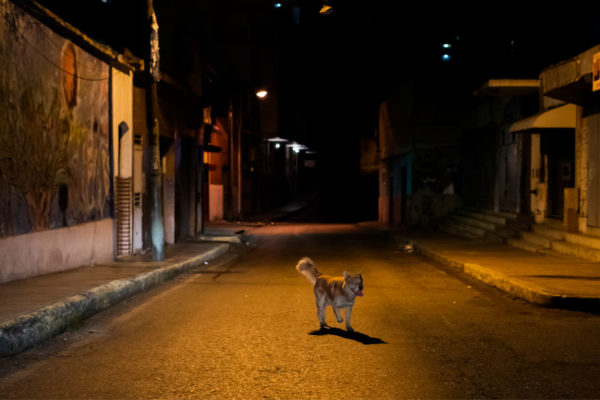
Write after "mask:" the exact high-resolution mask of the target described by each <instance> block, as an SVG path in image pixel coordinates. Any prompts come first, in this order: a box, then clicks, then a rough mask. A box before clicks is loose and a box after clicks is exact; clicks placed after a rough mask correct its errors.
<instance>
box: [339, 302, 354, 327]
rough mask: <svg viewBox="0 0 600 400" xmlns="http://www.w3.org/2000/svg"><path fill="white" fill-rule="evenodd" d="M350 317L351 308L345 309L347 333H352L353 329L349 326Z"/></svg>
mask: <svg viewBox="0 0 600 400" xmlns="http://www.w3.org/2000/svg"><path fill="white" fill-rule="evenodd" d="M350 315H352V307H346V330H347V331H348V332H354V329H352V327H351V326H350ZM340 322H342V321H340Z"/></svg>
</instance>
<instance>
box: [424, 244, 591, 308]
mask: <svg viewBox="0 0 600 400" xmlns="http://www.w3.org/2000/svg"><path fill="white" fill-rule="evenodd" d="M414 249H415V251H416V252H417V253H418V254H421V255H423V256H425V257H427V258H429V259H431V260H433V261H435V262H437V263H440V264H443V265H445V266H448V267H451V268H453V269H455V270H457V271H458V272H461V273H463V274H465V275H468V276H471V277H473V278H475V279H477V280H480V281H482V282H484V283H486V284H488V285H490V286H493V287H496V288H497V289H500V290H502V291H504V292H506V293H508V294H510V295H512V296H514V297H517V298H520V299H523V300H526V301H528V302H530V303H533V304H536V305H539V306H542V307H551V308H564V309H572V310H580V311H590V312H598V311H600V299H599V298H596V297H576V296H567V295H562V294H556V293H549V292H548V291H546V290H544V289H543V288H541V287H539V286H538V285H536V284H533V283H529V282H525V281H522V280H520V279H515V278H511V277H509V276H508V275H506V274H503V273H500V272H498V271H495V270H493V269H491V268H487V267H484V266H481V265H479V264H474V263H468V262H464V261H460V260H457V259H452V258H450V257H447V256H445V255H443V254H441V253H440V252H436V251H434V250H431V249H428V248H426V247H423V246H422V245H420V244H418V243H414Z"/></svg>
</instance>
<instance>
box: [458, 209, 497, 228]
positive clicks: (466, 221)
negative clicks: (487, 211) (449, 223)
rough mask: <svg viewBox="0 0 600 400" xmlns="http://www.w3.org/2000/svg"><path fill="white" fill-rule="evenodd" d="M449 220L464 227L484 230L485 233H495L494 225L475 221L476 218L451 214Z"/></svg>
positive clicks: (479, 220)
mask: <svg viewBox="0 0 600 400" xmlns="http://www.w3.org/2000/svg"><path fill="white" fill-rule="evenodd" d="M449 219H450V220H454V221H457V222H459V223H462V224H465V225H472V226H475V227H477V228H481V229H485V230H486V231H495V230H496V224H494V223H493V222H489V221H484V220H481V219H477V218H474V217H470V216H465V214H462V213H461V214H453V215H451V216H450V217H449Z"/></svg>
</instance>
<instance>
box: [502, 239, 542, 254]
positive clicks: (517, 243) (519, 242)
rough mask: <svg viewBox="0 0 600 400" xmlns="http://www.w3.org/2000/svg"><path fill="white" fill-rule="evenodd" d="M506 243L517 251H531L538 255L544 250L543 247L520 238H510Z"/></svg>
mask: <svg viewBox="0 0 600 400" xmlns="http://www.w3.org/2000/svg"><path fill="white" fill-rule="evenodd" d="M506 243H507V244H509V245H511V246H514V247H517V248H519V249H523V250H527V251H531V252H533V253H540V252H541V251H542V250H543V249H544V247H543V246H540V245H537V244H535V243H532V242H529V241H527V240H525V239H522V238H510V239H507V240H506Z"/></svg>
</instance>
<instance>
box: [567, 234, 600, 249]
mask: <svg viewBox="0 0 600 400" xmlns="http://www.w3.org/2000/svg"><path fill="white" fill-rule="evenodd" d="M565 240H566V241H567V242H568V243H573V244H576V245H579V246H586V247H590V248H592V249H596V250H600V238H599V237H595V236H590V235H585V234H582V233H568V232H567V233H565Z"/></svg>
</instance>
